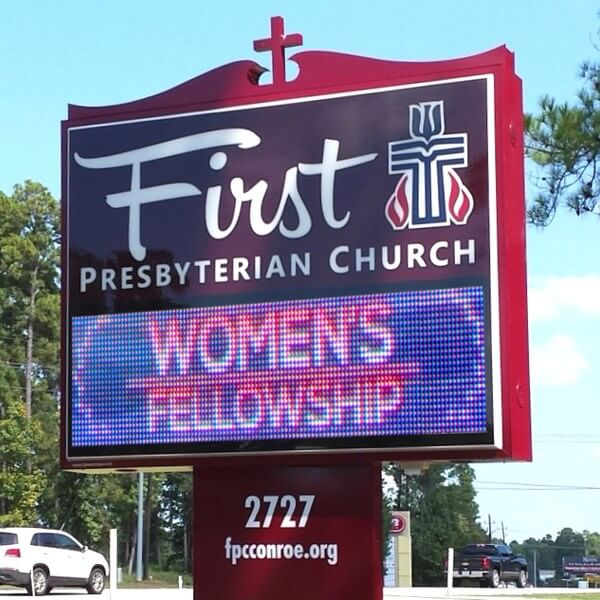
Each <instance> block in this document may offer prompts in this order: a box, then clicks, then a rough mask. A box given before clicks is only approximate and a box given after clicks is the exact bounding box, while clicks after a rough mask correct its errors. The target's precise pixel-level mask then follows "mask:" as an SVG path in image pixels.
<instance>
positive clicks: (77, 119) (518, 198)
mask: <svg viewBox="0 0 600 600" xmlns="http://www.w3.org/2000/svg"><path fill="white" fill-rule="evenodd" d="M275 23H277V21H275ZM275 39H278V38H276V37H274V38H273V39H272V40H270V42H271V43H275V42H273V40H275ZM281 39H282V40H284V42H283V47H284V46H289V45H298V43H301V38H299V37H292V36H288V38H286V37H285V36H283V37H281ZM286 39H287V42H286V41H285V40H286ZM267 46H269V44H268V43H267V41H264V40H263V41H262V42H257V45H256V46H255V49H257V50H263V49H268V48H267ZM283 47H282V46H281V45H280V46H279V48H278V49H276V50H275V51H274V64H273V71H274V76H273V83H272V84H269V85H259V84H258V81H259V78H260V76H261V74H262V73H263V72H264V70H265V69H264V68H263V67H261V66H260V65H259V64H257V63H255V62H252V61H240V62H236V63H231V64H228V65H224V66H222V67H220V68H217V69H215V70H213V71H210V72H208V73H206V74H203V75H200V76H198V77H196V78H195V79H192V80H190V81H188V82H186V83H184V84H182V85H180V86H177V87H175V88H173V89H171V90H168V91H166V92H163V93H160V94H158V95H156V96H152V97H149V98H145V99H142V100H138V101H134V102H130V103H126V104H121V105H116V106H106V107H82V106H72V105H71V106H69V113H68V119H67V120H66V121H65V122H63V126H62V139H63V165H64V168H63V177H62V189H63V198H65V199H67V200H68V198H69V179H68V169H67V165H68V163H69V131H70V130H71V129H73V128H83V127H87V126H98V125H102V124H109V123H115V122H134V121H136V120H140V119H152V118H160V117H165V116H169V115H177V114H188V113H194V112H198V111H207V110H213V109H229V108H234V107H244V106H249V105H252V106H260V105H268V104H269V103H274V102H281V101H286V102H287V101H294V100H299V99H303V98H306V97H314V96H319V97H320V96H327V95H336V94H344V93H360V92H364V91H369V90H376V89H387V88H390V87H393V86H412V85H415V86H422V85H428V84H437V83H440V82H445V81H452V80H468V79H470V78H481V77H485V78H488V81H489V82H491V86H490V89H492V90H493V105H494V114H493V121H494V122H493V127H492V128H491V131H493V135H494V140H493V146H494V153H495V181H490V186H492V185H494V186H495V189H494V190H493V192H494V193H495V197H496V207H497V213H496V214H495V215H493V220H494V221H495V224H496V227H497V229H496V231H495V235H494V240H495V244H496V247H495V248H493V249H490V251H491V252H492V254H494V255H495V256H496V257H497V264H496V265H495V268H497V290H496V292H495V293H497V298H496V300H497V307H498V311H497V322H496V327H497V339H496V341H495V345H494V347H493V348H492V351H493V352H494V353H495V356H496V360H497V362H496V364H497V365H498V366H499V367H500V368H499V369H497V371H496V372H495V374H494V377H495V378H496V384H497V386H498V389H501V390H502V391H501V402H498V403H497V408H496V409H495V411H496V413H497V414H495V415H494V418H495V419H497V423H498V427H499V428H500V430H499V431H498V432H497V434H498V435H497V439H498V440H499V441H498V442H497V443H496V444H495V445H494V446H493V447H490V446H485V447H477V446H473V447H452V446H448V447H443V446H437V447H429V448H428V447H420V448H410V449H382V450H374V451H373V452H370V453H369V454H368V456H369V459H373V460H404V461H423V460H454V459H456V460H507V459H512V460H530V459H531V425H530V408H529V374H528V338H527V300H526V269H525V224H524V214H525V211H524V189H523V141H522V140H523V131H522V98H521V82H520V80H519V78H518V77H517V76H516V75H515V72H514V59H513V55H512V54H511V53H510V52H509V51H508V50H507V49H506V48H505V47H500V48H497V49H495V50H492V51H489V52H486V53H483V54H479V55H476V56H473V57H467V58H461V59H456V60H448V61H439V62H428V63H407V62H397V61H387V60H377V59H371V58H364V57H359V56H351V55H347V54H341V53H335V52H315V51H308V52H300V53H297V54H295V55H294V56H292V57H291V60H293V61H294V62H295V63H297V65H298V67H299V75H298V77H297V78H296V79H294V80H293V81H286V80H285V63H284V62H283ZM63 206H64V208H63V232H64V236H65V239H66V240H68V239H69V236H70V235H71V234H72V232H71V231H69V216H68V201H67V202H65V203H64V204H63ZM62 258H63V265H64V269H65V276H64V277H63V283H62V286H63V299H64V301H63V309H62V317H63V329H62V336H63V366H62V378H61V379H62V389H63V398H67V397H68V390H69V373H70V371H69V368H70V367H69V366H68V364H69V362H68V361H69V357H70V354H69V348H68V344H69V342H68V333H67V327H68V324H69V323H70V313H69V307H68V297H69V293H70V291H69V285H70V284H69V260H70V257H69V254H68V247H67V244H64V245H63V257H62ZM61 416H62V419H61V439H62V442H61V462H62V465H63V467H65V468H76V469H108V470H113V469H119V468H131V467H137V468H140V467H141V468H143V467H173V466H187V465H190V464H192V463H193V462H195V461H194V458H195V456H194V455H193V454H192V455H189V454H188V455H186V454H182V455H161V454H160V453H157V454H156V455H153V456H130V455H128V453H127V452H123V453H122V454H121V455H119V456H108V457H107V456H98V457H93V456H86V457H73V456H71V455H69V451H68V440H69V435H70V432H69V423H70V420H69V419H70V415H69V412H68V407H67V404H66V402H63V403H62V404H61ZM361 458H362V459H364V453H362V452H353V453H352V454H348V453H337V454H336V453H333V454H331V455H329V457H328V461H329V462H339V463H344V462H352V461H357V460H361ZM203 460H206V461H207V462H210V463H214V464H221V463H222V462H223V461H229V464H230V461H231V460H232V457H227V458H221V457H210V458H205V459H203ZM234 460H236V461H241V462H255V463H256V462H260V463H272V462H277V461H279V460H280V458H278V457H277V456H266V455H260V456H240V455H236V456H235V457H234ZM293 460H294V461H295V462H298V463H311V462H312V463H317V462H322V458H321V457H319V456H318V455H315V456H313V455H310V454H304V453H303V454H301V455H298V456H295V457H294V458H293Z"/></svg>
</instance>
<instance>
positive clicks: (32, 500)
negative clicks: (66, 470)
mask: <svg viewBox="0 0 600 600" xmlns="http://www.w3.org/2000/svg"><path fill="white" fill-rule="evenodd" d="M2 387H4V386H2ZM39 437H40V429H39V427H38V426H37V423H35V422H33V421H31V419H28V418H27V417H26V416H25V411H24V408H23V405H22V403H21V402H19V401H17V400H15V399H13V398H11V397H10V394H9V395H6V396H2V399H1V405H0V449H1V455H0V526H2V527H6V526H9V525H12V526H23V525H33V524H35V522H36V517H37V511H36V508H37V501H38V498H39V496H40V493H41V491H42V488H43V486H44V483H45V477H44V475H43V473H42V472H41V470H39V469H38V468H36V467H32V466H31V464H32V462H33V457H34V452H35V447H36V443H37V441H38V440H39Z"/></svg>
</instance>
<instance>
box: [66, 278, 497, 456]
mask: <svg viewBox="0 0 600 600" xmlns="http://www.w3.org/2000/svg"><path fill="white" fill-rule="evenodd" d="M485 330H486V328H485V311H484V291H483V288H481V287H469V288H453V289H439V290H424V291H409V292H397V293H382V294H370V295H363V296H344V297H336V298H320V299H311V300H291V301H281V302H269V303H261V304H243V305H232V306H221V307H204V308H189V309H181V310H170V311H156V312H138V313H127V314H113V315H101V316H81V317H74V318H73V319H72V328H71V340H72V354H71V356H72V358H71V367H72V368H71V394H72V402H71V415H70V417H71V424H72V426H71V430H72V440H71V443H72V445H73V447H94V446H111V445H121V444H127V445H148V444H149V445H153V444H185V443H196V444H197V443H214V442H243V441H251V440H279V441H282V440H294V439H297V440H298V439H315V440H317V439H321V440H324V439H327V438H356V437H367V438H368V437H370V436H396V437H397V436H415V435H444V434H470V433H485V432H486V425H487V412H488V411H487V388H488V384H487V383H486V364H487V362H488V356H487V354H488V350H487V345H486V336H485ZM365 445H368V440H367V441H366V442H365Z"/></svg>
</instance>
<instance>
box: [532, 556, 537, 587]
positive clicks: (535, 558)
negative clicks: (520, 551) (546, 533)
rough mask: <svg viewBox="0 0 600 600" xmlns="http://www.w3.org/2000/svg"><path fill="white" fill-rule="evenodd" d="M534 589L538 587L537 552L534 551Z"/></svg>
mask: <svg viewBox="0 0 600 600" xmlns="http://www.w3.org/2000/svg"><path fill="white" fill-rule="evenodd" d="M532 583H533V587H537V550H536V549H535V548H534V549H533V582H532Z"/></svg>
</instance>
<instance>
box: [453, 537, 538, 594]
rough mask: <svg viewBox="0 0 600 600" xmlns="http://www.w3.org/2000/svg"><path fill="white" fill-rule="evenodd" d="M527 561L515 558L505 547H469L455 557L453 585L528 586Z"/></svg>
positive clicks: (469, 545)
mask: <svg viewBox="0 0 600 600" xmlns="http://www.w3.org/2000/svg"><path fill="white" fill-rule="evenodd" d="M527 577H528V571H527V561H526V560H525V557H523V556H521V555H515V554H514V553H513V551H512V549H511V547H510V546H507V545H506V544H468V545H467V546H465V547H464V548H462V549H461V550H459V551H458V552H457V553H455V555H454V572H453V583H454V585H455V586H457V587H458V586H460V585H462V584H463V583H464V582H465V581H479V583H480V585H482V586H484V587H488V586H491V587H494V588H497V587H498V586H499V585H500V583H501V582H507V583H508V582H511V581H512V582H515V583H516V584H517V587H520V588H523V587H525V586H526V585H527Z"/></svg>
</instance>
